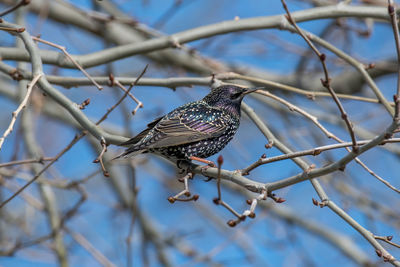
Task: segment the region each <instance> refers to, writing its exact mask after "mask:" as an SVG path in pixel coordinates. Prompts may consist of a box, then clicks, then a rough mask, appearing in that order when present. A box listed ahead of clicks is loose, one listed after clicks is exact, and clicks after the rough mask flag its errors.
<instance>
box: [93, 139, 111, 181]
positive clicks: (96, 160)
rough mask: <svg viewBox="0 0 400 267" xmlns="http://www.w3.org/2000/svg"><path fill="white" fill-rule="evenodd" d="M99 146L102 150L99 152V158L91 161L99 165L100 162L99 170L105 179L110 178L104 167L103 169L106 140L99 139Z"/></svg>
mask: <svg viewBox="0 0 400 267" xmlns="http://www.w3.org/2000/svg"><path fill="white" fill-rule="evenodd" d="M100 144H101V146H102V150H101V152H100V154H99V156H98V157H97V158H96V159H95V160H94V161H93V163H99V162H100V166H101V170H102V171H103V175H104V176H105V177H110V174H109V173H108V171H107V170H106V167H104V162H103V155H104V153H106V152H107V143H106V140H105V139H104V138H101V139H100Z"/></svg>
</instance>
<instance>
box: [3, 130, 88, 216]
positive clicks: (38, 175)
mask: <svg viewBox="0 0 400 267" xmlns="http://www.w3.org/2000/svg"><path fill="white" fill-rule="evenodd" d="M85 135H86V132H84V133H82V134H80V135H76V136H75V137H74V139H72V141H71V142H70V143H69V144H68V145H67V146H66V147H65V148H64V149H63V150H61V151H60V152H59V153H58V154H57V155H56V156H55V157H54V158H53V160H52V161H50V162H49V164H47V165H46V166H45V167H44V168H43V169H42V170H41V171H40V172H38V173H37V174H36V175H35V176H34V177H33V178H32V179H31V180H30V181H29V182H27V183H26V184H25V185H24V186H22V187H21V188H20V189H19V190H18V191H17V192H15V193H14V194H13V195H12V196H11V197H9V198H7V199H6V200H4V201H3V202H2V203H1V204H0V209H2V208H3V207H4V206H5V205H6V204H7V203H8V202H10V201H11V200H13V199H14V198H15V197H16V196H18V195H19V194H20V193H21V192H22V191H24V190H25V189H26V188H27V187H28V186H30V185H31V184H32V183H33V182H34V181H36V180H37V179H38V178H39V177H40V175H42V174H43V173H44V172H45V171H46V170H47V169H48V168H49V167H50V166H51V165H53V164H54V163H55V162H56V161H57V160H58V159H59V158H60V157H61V156H62V155H64V154H65V153H66V152H67V151H68V150H69V149H71V147H72V146H74V145H75V144H76V143H77V142H78V141H79V140H80V139H81V138H82V137H84V136H85Z"/></svg>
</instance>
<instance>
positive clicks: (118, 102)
mask: <svg viewBox="0 0 400 267" xmlns="http://www.w3.org/2000/svg"><path fill="white" fill-rule="evenodd" d="M148 66H149V65H146V67H144V69H143V70H142V73H140V75H139V76H138V77H137V78H136V80H135V81H134V82H133V83H131V85H130V87H129V88H128V90H126V92H125V94H124V95H123V96H122V97H121V98H120V99H119V100H118V101H117V103H115V104H114V105H113V106H112V107H111V108H109V109H108V110H107V112H106V113H105V114H104V115H103V117H101V119H100V120H98V121H97V122H96V125H99V124H100V123H102V122H103V121H104V120H105V119H107V116H108V115H109V114H110V113H111V112H112V111H113V110H114V109H115V108H116V107H118V105H119V104H121V102H122V101H123V100H124V99H125V97H127V96H128V94H129V92H130V91H131V90H132V88H133V87H134V86H135V85H136V84H137V83H138V81H139V80H140V78H142V76H143V75H144V74H145V72H146V70H147V68H148Z"/></svg>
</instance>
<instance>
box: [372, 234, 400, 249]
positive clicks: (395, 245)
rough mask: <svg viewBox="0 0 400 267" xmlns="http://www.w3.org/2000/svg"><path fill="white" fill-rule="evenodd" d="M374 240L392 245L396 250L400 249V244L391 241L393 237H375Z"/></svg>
mask: <svg viewBox="0 0 400 267" xmlns="http://www.w3.org/2000/svg"><path fill="white" fill-rule="evenodd" d="M374 238H375V239H377V240H382V241H385V242H386V243H388V244H390V245H392V246H394V247H396V248H400V245H399V244H397V243H394V242H392V241H391V240H392V238H393V236H377V235H375V236H374Z"/></svg>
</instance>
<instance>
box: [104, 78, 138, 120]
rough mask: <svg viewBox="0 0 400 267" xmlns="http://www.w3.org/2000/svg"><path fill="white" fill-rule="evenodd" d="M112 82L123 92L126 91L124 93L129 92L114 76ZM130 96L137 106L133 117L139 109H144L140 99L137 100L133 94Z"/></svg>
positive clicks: (129, 93)
mask: <svg viewBox="0 0 400 267" xmlns="http://www.w3.org/2000/svg"><path fill="white" fill-rule="evenodd" d="M110 80H111V83H114V84H116V85H117V86H118V87H119V88H121V90H122V91H124V92H127V91H128V90H127V89H126V88H125V87H124V86H123V85H122V84H121V83H120V82H119V81H118V80H117V79H115V78H114V76H113V77H112V78H111V77H110ZM128 95H129V97H130V98H132V99H133V101H135V102H136V104H137V105H136V107H135V109H134V110H133V111H132V115H135V114H136V112H137V110H138V109H139V108H143V102H142V101H140V100H139V99H137V98H136V97H135V96H134V95H133V94H132V93H131V92H128Z"/></svg>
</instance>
